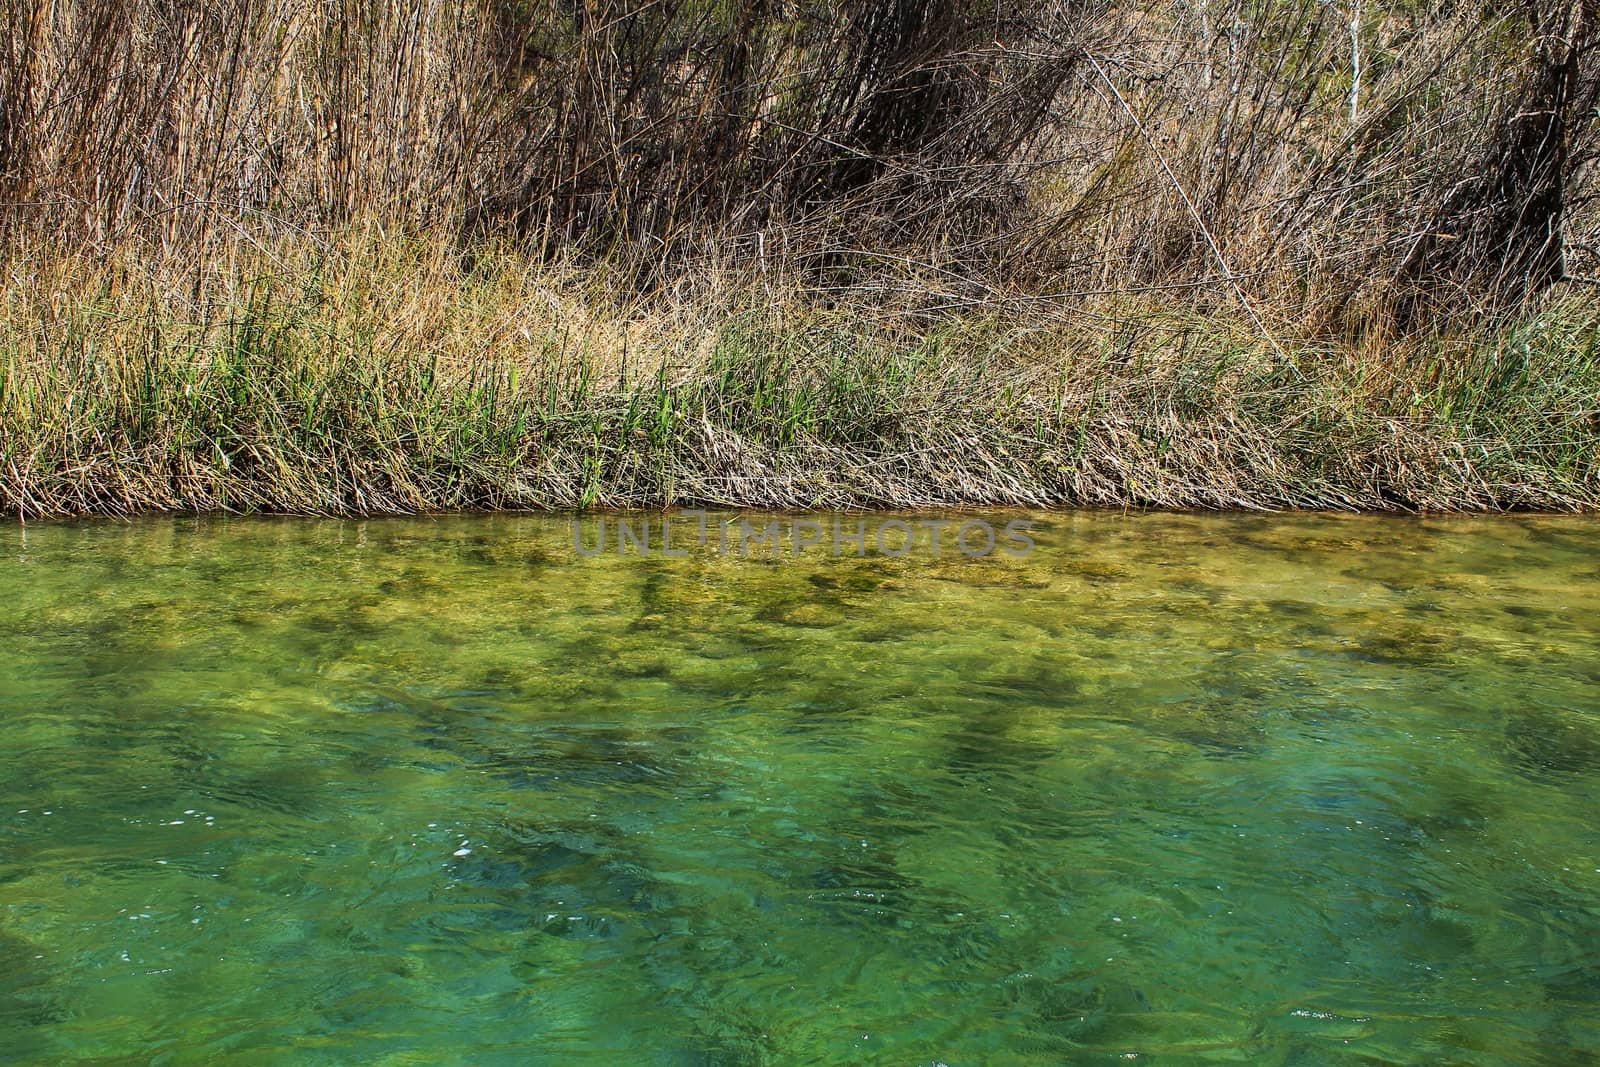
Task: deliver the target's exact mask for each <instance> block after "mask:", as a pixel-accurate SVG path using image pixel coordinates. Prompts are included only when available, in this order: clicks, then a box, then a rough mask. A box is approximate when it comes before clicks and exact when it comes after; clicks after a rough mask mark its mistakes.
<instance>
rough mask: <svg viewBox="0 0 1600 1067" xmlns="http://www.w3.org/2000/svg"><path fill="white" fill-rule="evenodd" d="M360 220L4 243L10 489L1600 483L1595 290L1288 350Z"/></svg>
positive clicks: (301, 491) (607, 492)
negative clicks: (624, 269) (1498, 319)
mask: <svg viewBox="0 0 1600 1067" xmlns="http://www.w3.org/2000/svg"><path fill="white" fill-rule="evenodd" d="M341 246H342V247H344V248H345V249H346V251H345V252H343V253H341V254H338V255H332V254H328V253H327V252H326V251H325V250H323V249H321V248H320V247H318V246H313V245H310V244H307V243H304V242H298V243H297V242H293V241H281V242H278V243H276V244H275V245H274V246H271V247H266V248H254V247H252V248H247V249H235V250H234V251H233V253H232V255H231V256H230V257H223V256H213V257H210V258H209V259H208V260H207V263H208V272H207V274H206V275H205V276H204V277H202V278H201V280H200V285H199V288H198V289H197V288H196V280H195V278H194V276H193V275H192V273H190V272H188V271H186V270H183V269H173V270H172V271H170V272H163V271H161V270H158V269H152V267H151V266H150V262H151V261H150V260H147V259H145V260H141V259H139V258H138V257H134V256H131V255H130V256H129V257H127V258H125V259H118V260H114V261H112V262H111V263H109V264H105V265H96V266H89V265H87V264H86V263H85V262H84V261H82V260H76V259H62V258H61V257H59V256H56V255H53V254H50V253H40V254H38V255H34V256H31V257H28V256H18V257H14V258H13V259H12V260H11V261H10V262H9V264H8V265H7V268H6V278H5V286H4V296H3V301H4V304H3V308H0V510H3V511H4V512H6V513H10V514H14V515H21V516H22V517H24V518H33V517H39V516H46V515H64V514H82V513H113V514H128V513H133V512H142V511H151V510H185V511H193V510H199V511H211V510H230V511H273V512H295V513H317V514H349V513H360V514H371V513H379V512H396V511H400V512H406V511H427V510H436V509H460V508H469V509H471V508H573V507H586V506H591V505H596V506H614V507H661V506H670V505H688V504H717V505H729V506H753V507H757V506H758V507H785V508H802V507H862V506H865V507H889V506H892V507H922V506H934V505H940V506H949V505H976V504H1032V505H1059V504H1089V505H1104V506H1119V507H1120V506H1137V507H1204V508H1278V507H1324V508H1379V509H1408V510H1414V509H1426V510H1461V509H1492V508H1545V509H1578V508H1588V507H1593V506H1595V505H1596V504H1597V503H1600V473H1597V467H1596V464H1597V459H1600V451H1597V443H1600V411H1597V409H1596V405H1595V397H1596V396H1600V353H1597V349H1596V345H1597V329H1600V314H1597V313H1596V312H1595V310H1594V308H1593V306H1592V305H1590V304H1588V303H1586V302H1581V301H1562V300H1551V301H1549V302H1548V303H1547V305H1546V306H1545V308H1544V310H1543V311H1542V312H1540V313H1539V314H1537V315H1535V316H1532V317H1530V318H1525V319H1522V320H1517V321H1516V322H1515V323H1514V324H1509V325H1503V326H1500V327H1480V328H1477V329H1475V330H1473V331H1469V332H1465V333H1460V332H1456V333H1442V334H1437V335H1431V336H1417V335H1414V336H1412V337H1411V338H1409V339H1408V340H1406V341H1404V342H1403V343H1400V344H1398V345H1387V346H1385V347H1384V348H1383V349H1382V351H1371V350H1365V349H1362V348H1359V347H1351V346H1348V345H1337V344H1332V343H1329V342H1327V341H1315V340H1312V339H1308V338H1305V337H1297V336H1295V335H1294V334H1293V333H1292V332H1289V331H1287V330H1280V332H1279V341H1280V344H1281V345H1282V346H1283V350H1281V351H1280V350H1277V349H1274V348H1273V347H1272V346H1271V345H1268V344H1267V343H1266V342H1265V341H1264V340H1263V339H1262V338H1261V336H1260V334H1259V333H1258V332H1257V331H1256V330H1255V329H1254V327H1253V326H1252V325H1251V324H1250V323H1249V322H1248V321H1247V320H1245V319H1244V318H1243V317H1241V316H1239V315H1237V314H1231V313H1227V312H1219V311H1218V310H1216V309H1215V308H1206V307H1203V306H1197V305H1195V304H1194V303H1193V302H1191V301H1189V300H1185V299H1174V298H1172V297H1171V296H1170V295H1168V296H1163V297H1154V296H1152V297H1145V298H1142V299H1141V300H1140V301H1138V302H1137V303H1133V302H1130V301H1129V300H1128V299H1127V298H1123V299H1121V300H1120V301H1109V300H1108V301H1102V302H1101V303H1099V304H1098V305H1096V307H1095V308H1094V309H1093V310H1092V312H1091V311H1089V309H1086V308H1084V307H1083V306H1082V305H1078V306H1076V307H1075V308H1074V309H1073V310H1072V311H1071V312H1070V313H1062V314H1051V315H1046V314H1043V313H1042V312H1041V311H1040V309H1039V308H1038V307H1037V305H1030V306H1031V307H1032V309H1033V310H1032V312H1031V314H1029V315H1028V316H1027V317H1026V318H1023V317H1020V316H1019V315H1018V314H1016V311H1018V310H1020V309H1010V310H1004V309H1003V310H1001V311H994V310H990V311H985V312H982V313H970V314H942V315H938V316H932V317H930V316H928V315H927V314H926V313H924V312H922V311H919V310H918V303H917V302H913V303H910V304H907V305H901V306H900V308H899V310H896V311H893V312H891V307H892V305H891V304H890V303H889V302H888V301H887V300H886V299H885V297H884V296H883V294H881V293H879V294H876V295H875V296H874V298H873V299H872V300H871V301H870V302H869V303H867V304H865V305H862V306H853V305H851V304H849V303H841V302H839V300H838V299H837V296H838V294H828V293H818V292H816V291H808V290H807V289H805V288H804V287H803V286H802V285H800V284H799V283H795V282H792V281H791V282H788V283H784V285H783V286H782V287H779V286H777V285H775V284H774V283H773V282H772V281H771V279H770V278H769V279H766V280H765V281H763V279H762V278H761V277H760V275H759V274H754V275H751V276H748V277H746V278H744V279H734V278H723V279H718V280H716V281H714V282H712V283H710V284H709V286H708V289H707V290H706V291H703V292H685V293H684V294H682V297H681V299H680V300H679V301H678V302H676V303H674V302H673V301H670V300H668V299H665V298H664V297H663V296H662V295H661V294H657V295H656V296H655V297H653V298H652V299H650V300H648V301H643V300H641V301H637V302H635V303H634V304H632V305H630V304H628V303H620V302H619V301H618V300H617V299H616V297H615V296H614V294H615V293H616V292H617V291H618V290H617V289H615V287H612V286H609V285H606V284H605V283H604V281H603V279H601V278H600V277H599V276H598V275H597V273H596V268H595V267H594V266H593V265H592V264H590V265H586V266H585V267H584V268H583V269H581V270H563V269H561V268H559V267H556V266H543V267H535V266H530V261H529V260H528V259H527V257H525V256H522V255H518V254H515V253H511V252H506V251H504V250H499V251H496V250H494V249H489V248H484V249H480V250H478V253H477V254H476V255H474V256H471V257H467V258H465V259H464V258H463V257H462V256H460V255H459V254H458V252H457V250H456V249H455V247H454V245H453V244H451V243H448V242H441V241H426V240H420V239H413V240H399V239H396V238H394V237H392V236H389V235H383V234H379V233H374V232H370V231H369V232H363V233H360V234H357V235H353V236H352V237H350V238H349V239H348V240H346V241H344V242H341ZM197 293H198V295H196V294H197ZM711 294H715V295H711ZM1023 323H1025V325H1021V324H1023Z"/></svg>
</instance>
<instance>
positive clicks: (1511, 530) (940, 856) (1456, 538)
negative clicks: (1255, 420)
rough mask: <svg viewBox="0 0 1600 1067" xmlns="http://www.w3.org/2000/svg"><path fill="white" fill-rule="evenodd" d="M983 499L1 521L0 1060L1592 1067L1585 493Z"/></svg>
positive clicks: (1592, 611)
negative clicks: (796, 527)
mask: <svg viewBox="0 0 1600 1067" xmlns="http://www.w3.org/2000/svg"><path fill="white" fill-rule="evenodd" d="M1017 517H1018V516H1001V517H1000V518H1001V520H1002V521H1003V520H1004V519H1007V518H1017ZM1031 518H1032V519H1033V521H1034V526H1033V537H1034V539H1035V541H1036V544H1037V549H1036V551H1035V552H1034V553H1033V554H1032V555H1031V556H1028V557H1026V558H1019V557H1015V556H1010V555H1006V554H1005V553H1003V552H998V551H997V552H995V553H993V554H992V555H990V556H987V557H983V558H969V557H966V556H964V555H962V554H960V553H959V552H954V553H953V552H950V551H945V552H943V553H942V554H941V555H940V556H939V557H938V558H935V557H933V556H932V554H931V552H930V551H928V549H927V546H925V545H924V546H918V547H917V549H916V550H914V551H912V552H909V553H907V554H905V555H903V556H899V557H889V556H885V555H879V554H871V555H868V556H866V557H865V558H857V557H854V556H846V557H844V558H837V557H834V556H833V555H832V554H831V553H830V552H829V551H828V550H827V546H824V548H823V549H820V550H818V549H809V550H807V551H806V552H804V553H803V554H801V555H800V556H799V557H795V556H794V555H793V554H792V553H790V552H787V551H780V552H779V553H778V554H777V555H763V554H761V553H757V554H756V556H755V557H753V558H739V557H738V556H737V555H735V554H720V553H718V552H715V551H711V550H709V549H706V548H699V547H695V548H694V549H693V550H692V551H691V552H690V553H689V555H688V556H687V557H683V558H666V557H663V556H661V555H660V554H659V553H657V554H653V555H651V556H649V557H644V556H641V555H640V554H638V553H637V552H630V553H629V554H626V555H621V554H618V553H617V552H616V551H615V545H614V544H612V545H611V547H610V548H609V549H608V550H607V551H605V552H602V553H599V554H596V555H592V556H587V555H584V554H583V553H580V552H579V551H576V550H575V549H574V544H573V537H572V530H571V527H570V525H569V523H568V521H567V520H564V519H549V518H522V517H503V518H484V517H462V518H447V519H438V520H385V521H374V522H332V521H291V520H281V521H279V520H249V521H246V520H233V521H223V520H207V521H199V520H149V521H139V522H135V523H132V524H115V523H98V524H86V525H60V526H47V527H30V528H27V529H26V530H23V529H19V528H17V527H11V528H8V529H6V530H4V532H3V533H0V595H3V597H4V600H5V608H4V610H3V613H0V716H3V720H0V721H3V724H4V729H3V731H0V1060H4V1059H10V1060H14V1061H16V1062H22V1063H28V1062H39V1063H48V1062H63V1061H73V1060H83V1061H95V1062H107V1063H112V1062H118V1063H120V1062H152V1061H153V1062H163V1063H202V1062H208V1061H215V1060H218V1059H220V1058H228V1059H230V1060H232V1061H233V1062H244V1063H280V1062H281V1063H353V1062H362V1063H380V1064H384V1063H387V1064H418V1063H458V1062H459V1063H473V1064H483V1063H491V1064H492V1063H505V1064H518V1065H522V1064H534V1065H539V1064H549V1065H558V1064H559V1065H570V1064H607V1065H613V1064H671V1065H745V1064H781V1065H788V1064H807V1065H814V1064H896V1065H907V1067H912V1065H927V1067H931V1065H934V1064H946V1065H948V1067H969V1065H1007V1064H1078V1063H1112V1062H1118V1063H1120V1062H1127V1061H1129V1060H1133V1061H1135V1062H1145V1063H1157V1064H1177V1063H1251V1064H1285V1065H1287V1064H1307V1065H1310V1064H1317V1065H1322V1064H1408V1063H1451V1064H1507V1065H1511V1064H1517V1065H1523V1064H1552V1065H1554V1064H1579V1063H1587V1062H1593V1061H1594V1058H1595V1057H1596V1056H1597V1055H1600V821H1597V812H1600V806H1597V799H1600V655H1597V649H1600V527H1597V526H1596V525H1595V524H1594V523H1593V522H1592V521H1584V520H1564V519H1547V518H1528V519H1494V520H1450V521H1421V520H1397V519H1380V518H1352V517H1324V516H1301V517H1229V516H1211V517H1173V516H1155V515H1153V516H1129V517H1123V516H1117V515H1074V516H1062V515H1056V516H1045V515H1035V516H1031ZM608 536H609V537H611V538H613V539H614V538H615V532H614V529H613V530H612V531H611V532H610V533H609V535H608ZM586 538H587V543H588V544H589V545H590V546H592V545H593V544H594V527H593V526H592V525H591V526H590V527H589V528H588V531H587V533H586ZM847 550H848V546H847Z"/></svg>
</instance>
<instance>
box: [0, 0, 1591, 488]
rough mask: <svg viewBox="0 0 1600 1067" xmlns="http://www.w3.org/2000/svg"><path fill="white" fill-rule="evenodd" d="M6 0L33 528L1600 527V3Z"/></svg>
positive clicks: (7, 178)
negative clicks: (899, 515)
mask: <svg viewBox="0 0 1600 1067" xmlns="http://www.w3.org/2000/svg"><path fill="white" fill-rule="evenodd" d="M0 4H3V8H4V10H3V11H0V16H3V17H0V271H3V275H4V291H3V294H0V303H3V307H0V511H6V512H10V513H12V514H21V515H22V516H24V517H29V516H37V515H47V514H68V513H90V512H115V513H127V512H134V511H143V510H151V509H233V510H274V511H312V512H352V511H353V512H367V513H372V512H382V511H395V510H408V511H409V510H426V509H434V508H453V507H570V506H588V505H593V504H604V505H618V506H657V505H663V504H669V503H691V502H694V503H718V504H728V505H762V506H784V507H805V506H855V505H867V506H874V505H888V506H917V505H933V504H975V503H1000V502H1028V503H1048V504H1057V503H1094V504H1108V505H1128V504H1132V505H1155V506H1174V507H1182V506H1191V507H1192V506H1198V507H1276V506H1320V507H1362V508H1429V509H1458V508H1496V507H1540V508H1578V507H1590V506H1594V505H1595V504H1597V503H1600V474H1597V468H1596V464H1597V458H1600V457H1597V448H1596V446H1597V442H1600V399H1597V397H1600V359H1597V355H1596V337H1597V328H1600V323H1597V319H1600V316H1597V315H1596V313H1595V312H1594V311H1593V309H1592V308H1591V306H1590V303H1589V301H1588V300H1586V299H1585V295H1586V288H1585V287H1586V285H1588V284H1589V282H1588V281H1587V280H1586V275H1588V274H1590V273H1591V272H1592V271H1593V267H1592V266H1591V263H1592V261H1593V259H1594V258H1595V251H1596V242H1597V232H1600V231H1597V226H1596V219H1597V213H1596V210H1595V204H1596V198H1595V191H1596V183H1595V179H1594V173H1593V163H1594V159H1595V150H1596V142H1595V132H1596V126H1597V123H1596V121H1595V113H1596V103H1597V99H1596V93H1597V89H1600V69H1597V67H1600V63H1597V56H1596V53H1595V43H1596V41H1597V40H1600V12H1597V6H1600V5H1597V4H1596V2H1595V0H1573V2H1561V3H1555V4H1547V3H1534V2H1532V0H1527V2H1522V3H1512V4H1488V3H1486V2H1483V3H1466V4H1453V5H1438V4H1434V5H1429V4H1422V3H1414V2H1410V0H1342V2H1339V3H1327V2H1321V0H1187V2H1178V3H1138V4H1134V5H1129V6H1117V7H1114V6H1112V5H1109V4H1105V3H1101V2H1098V0H1063V2H1055V3H1031V2H1030V3H1021V4H1015V5H1012V4H996V3H992V2H991V3H977V2H969V0H891V2H887V3H879V2H865V0H861V2H850V3H842V4H831V5H826V6H820V7H819V6H802V5H798V4H790V3H775V2H768V0H742V2H730V3H707V2H703V0H663V2H661V3H654V4H650V3H644V4H634V5H631V6H627V5H621V4H612V3H609V2H600V3H579V4H565V5H557V4H553V3H548V2H545V0H479V2H471V0H469V2H467V3H444V2H442V0H439V2H434V0H404V2H401V3H396V4H378V3H376V2H375V0H322V2H319V3H314V4H307V3H304V2H299V0H296V2H293V3H291V2H289V0H221V2H210V3H200V2H198V0H164V2H160V3H157V2H154V0H130V2H128V3H122V4H105V3H97V2H91V0H0Z"/></svg>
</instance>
